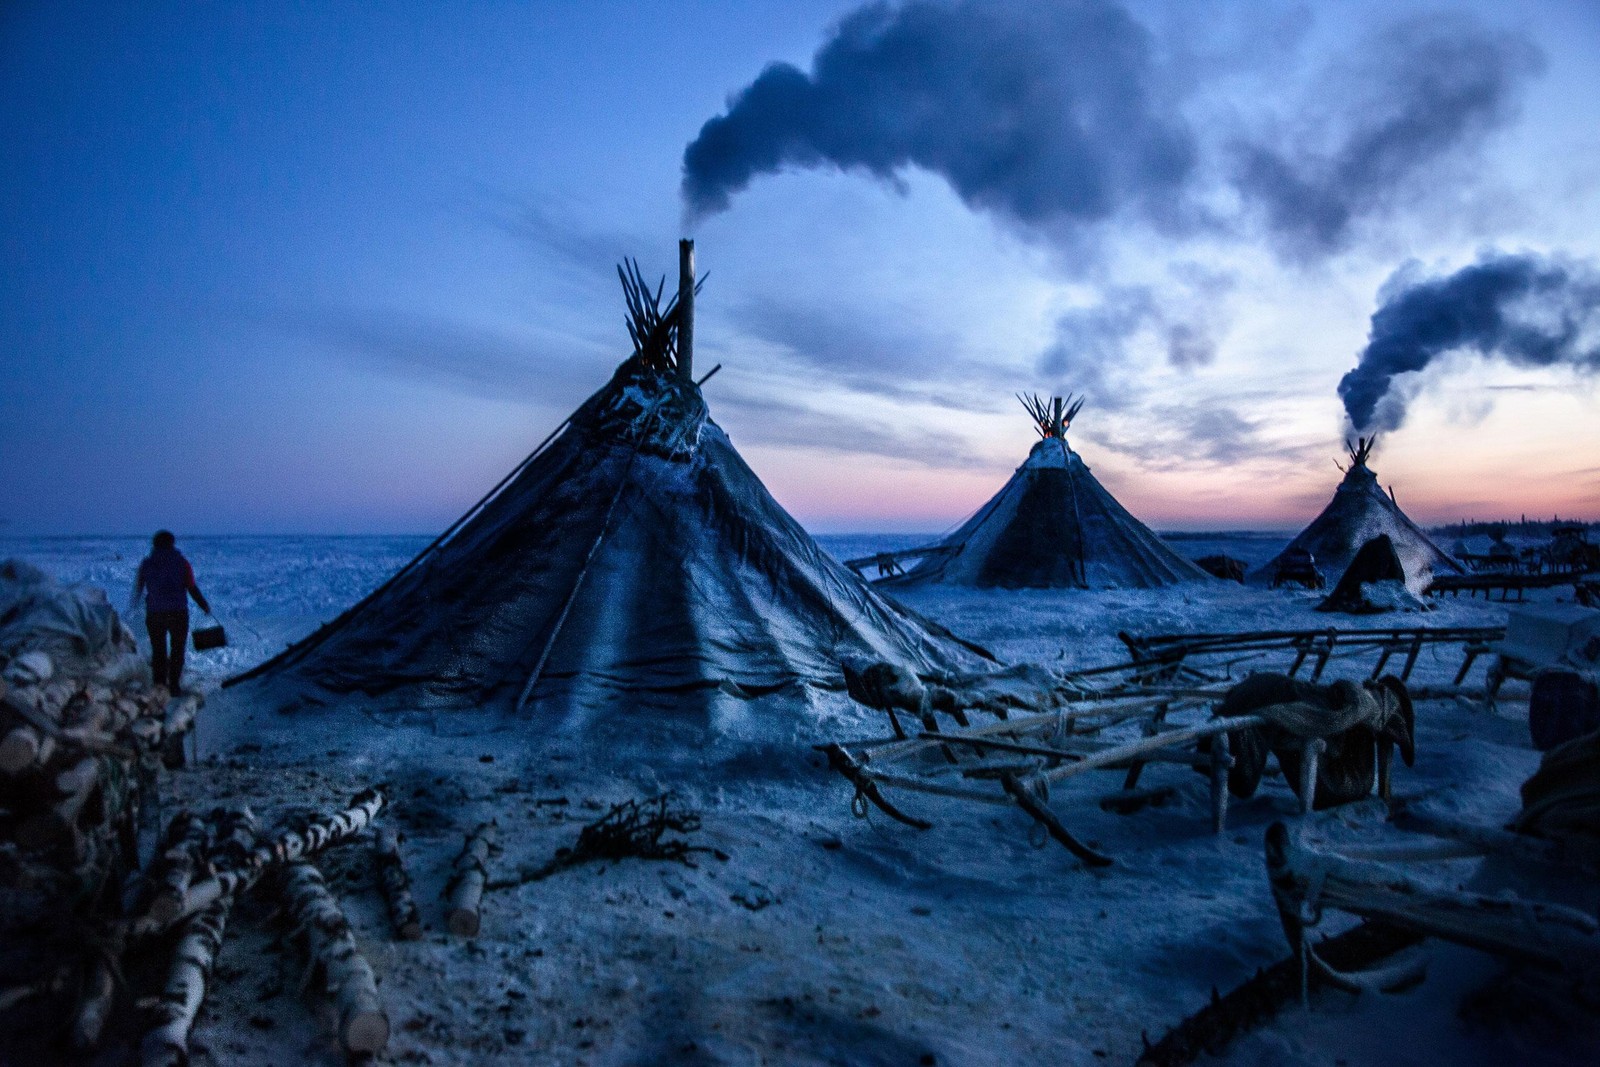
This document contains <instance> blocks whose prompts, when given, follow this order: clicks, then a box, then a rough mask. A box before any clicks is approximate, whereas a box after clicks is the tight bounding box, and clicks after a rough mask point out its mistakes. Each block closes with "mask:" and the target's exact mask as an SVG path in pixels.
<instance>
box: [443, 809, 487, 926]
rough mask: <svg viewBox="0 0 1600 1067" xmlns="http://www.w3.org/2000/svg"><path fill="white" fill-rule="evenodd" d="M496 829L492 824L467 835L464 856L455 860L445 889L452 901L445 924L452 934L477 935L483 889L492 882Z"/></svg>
mask: <svg viewBox="0 0 1600 1067" xmlns="http://www.w3.org/2000/svg"><path fill="white" fill-rule="evenodd" d="M494 828H495V824H494V823H493V822H492V821H491V822H486V823H483V824H482V825H480V826H479V827H478V828H477V829H476V830H474V831H472V833H471V834H469V835H467V843H466V845H465V846H463V847H462V849H461V855H459V856H457V857H456V863H455V874H454V875H453V876H452V877H451V879H450V885H449V886H448V887H447V888H446V890H445V892H446V893H447V894H448V895H449V898H450V910H449V911H448V912H447V913H446V915H445V925H446V926H447V927H448V928H449V930H450V932H451V933H452V934H459V935H460V936H462V937H477V936H478V927H479V925H480V921H481V919H480V908H481V906H482V903H483V887H484V883H486V882H487V881H488V880H489V849H490V848H491V847H492V845H493V839H494Z"/></svg>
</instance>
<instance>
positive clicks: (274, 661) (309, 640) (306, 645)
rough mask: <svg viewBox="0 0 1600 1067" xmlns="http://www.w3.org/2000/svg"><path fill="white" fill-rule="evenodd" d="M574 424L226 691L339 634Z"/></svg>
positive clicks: (563, 423)
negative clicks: (396, 565) (383, 577)
mask: <svg viewBox="0 0 1600 1067" xmlns="http://www.w3.org/2000/svg"><path fill="white" fill-rule="evenodd" d="M571 423H572V416H571V415H568V416H567V417H566V418H564V419H562V420H561V422H560V423H559V424H558V425H557V426H556V428H555V429H553V430H551V431H550V433H549V435H548V436H546V437H545V439H544V440H543V441H540V442H539V444H538V446H537V447H535V448H534V450H533V451H532V452H529V453H528V454H527V456H526V457H524V458H523V460H522V462H521V463H518V464H517V465H516V466H515V467H513V468H511V471H510V472H509V473H508V474H507V475H506V476H505V477H504V478H501V479H500V480H499V481H498V482H496V483H495V486H494V488H493V489H490V490H489V491H488V492H487V493H485V494H484V495H483V496H482V497H480V498H479V500H478V502H477V503H476V504H474V505H472V507H470V508H468V509H467V510H466V511H465V512H464V513H462V515H461V517H460V518H458V519H457V520H456V521H455V522H453V523H451V524H450V525H449V527H448V528H446V530H445V531H444V533H442V534H440V535H439V536H438V537H436V538H434V539H433V540H432V541H431V542H430V543H429V544H428V546H427V547H426V548H424V549H423V550H422V551H421V552H418V553H417V554H416V555H415V556H413V557H412V558H411V562H409V563H407V564H406V565H405V566H403V567H401V568H400V569H399V570H397V571H395V572H394V573H393V574H391V575H390V576H389V578H388V580H387V581H385V582H384V583H383V584H382V585H380V586H378V588H376V589H374V590H373V591H372V592H370V593H368V594H367V595H366V596H364V597H362V598H361V599H360V600H358V601H357V602H356V603H355V604H354V606H352V607H350V608H347V609H346V610H345V611H344V612H343V613H341V614H340V615H339V616H338V617H337V618H335V619H334V620H333V621H332V622H329V623H325V624H323V625H322V626H319V627H317V629H316V630H315V631H314V632H313V633H312V634H311V635H310V636H308V637H303V638H301V639H300V640H299V641H296V642H294V643H293V644H291V645H290V646H289V647H288V648H285V649H284V650H283V651H282V652H279V653H278V654H277V655H276V656H273V657H272V658H271V659H268V660H266V661H265V662H263V663H258V664H256V665H255V666H254V667H251V668H250V669H249V670H247V671H245V672H244V673H243V674H236V675H234V676H233V677H232V678H228V679H225V680H224V681H223V683H222V688H224V689H226V688H228V687H229V686H231V685H237V684H239V683H240V682H244V681H248V680H249V679H251V678H254V677H256V676H257V675H259V674H262V673H264V672H265V671H267V670H269V669H270V668H272V667H275V666H278V665H279V664H282V663H287V662H293V661H294V660H295V659H298V658H299V657H301V656H304V655H305V654H306V653H307V652H310V651H311V650H312V649H314V648H316V647H317V646H318V645H320V644H321V643H322V642H323V641H325V640H327V639H328V638H329V637H331V636H333V634H334V632H335V631H337V630H339V629H341V628H342V627H343V626H344V625H345V624H346V623H348V622H349V621H350V620H351V619H353V618H355V617H356V615H358V614H359V613H360V612H361V611H363V610H364V609H365V608H366V607H367V605H369V604H371V603H372V602H373V601H374V600H376V599H377V598H378V597H379V596H380V595H382V594H383V593H384V592H385V591H387V590H388V589H389V588H390V587H391V586H393V585H394V584H395V583H396V582H398V581H399V580H400V579H401V578H403V577H405V576H406V575H407V574H409V573H410V572H411V571H412V569H413V568H415V567H416V566H417V564H419V563H421V562H422V561H423V560H424V559H426V558H427V557H428V556H430V555H431V554H433V552H434V551H436V550H437V549H438V548H439V547H441V546H442V545H443V544H444V543H445V542H446V541H448V540H449V539H450V538H451V537H453V536H455V534H456V531H458V530H460V529H461V527H462V526H464V525H466V523H467V522H468V520H470V519H472V518H473V517H474V516H476V515H478V514H479V513H480V512H481V511H483V509H484V508H485V507H487V506H488V505H489V504H490V502H491V501H493V500H494V498H495V497H497V496H499V495H500V491H501V490H502V489H504V488H505V487H506V486H507V485H509V484H511V481H512V480H513V479H514V478H516V476H517V475H519V474H521V473H522V472H523V471H525V470H527V469H528V466H529V464H531V463H532V462H533V461H534V460H536V459H538V458H539V456H540V455H541V454H542V453H543V452H544V450H545V449H546V448H548V447H550V442H552V441H554V440H555V439H556V436H557V435H558V434H560V433H561V431H563V430H565V429H566V428H567V427H568V426H569V425H571Z"/></svg>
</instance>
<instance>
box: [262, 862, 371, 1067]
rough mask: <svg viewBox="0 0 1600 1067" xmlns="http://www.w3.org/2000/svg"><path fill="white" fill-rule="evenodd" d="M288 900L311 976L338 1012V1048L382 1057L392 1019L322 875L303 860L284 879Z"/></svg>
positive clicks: (369, 969)
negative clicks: (319, 982) (317, 979)
mask: <svg viewBox="0 0 1600 1067" xmlns="http://www.w3.org/2000/svg"><path fill="white" fill-rule="evenodd" d="M283 896H284V900H285V901H286V902H287V904H288V907H289V913H290V915H292V916H293V920H294V924H295V930H294V933H295V936H296V937H298V938H300V939H302V940H303V941H304V944H305V948H306V955H307V956H308V958H309V961H310V964H311V968H312V971H313V973H319V972H320V974H321V976H322V980H323V985H324V986H325V988H326V989H327V992H328V996H329V997H330V998H331V999H332V1000H333V1005H334V1010H335V1011H336V1012H337V1013H338V1027H339V1043H340V1044H341V1045H343V1046H344V1048H345V1051H347V1052H350V1053H353V1054H358V1055H369V1056H371V1055H377V1054H378V1053H379V1052H382V1051H383V1048H384V1046H385V1045H387V1044H388V1043H389V1016H388V1013H387V1012H385V1011H384V1010H383V1003H382V1002H381V1001H380V1000H379V999H378V984H377V979H376V978H374V976H373V973H372V967H371V966H370V965H368V963H367V961H366V959H365V958H364V957H363V956H362V955H361V950H360V949H358V948H357V947H356V941H355V937H354V935H352V934H351V932H350V924H349V922H347V921H346V920H345V917H344V912H342V911H340V910H339V905H338V904H337V903H336V902H335V901H334V899H333V895H332V894H331V893H329V892H328V886H327V883H326V882H324V881H323V880H322V873H321V872H320V871H318V870H317V869H316V868H315V867H313V866H312V865H311V864H310V863H307V862H305V861H304V860H293V861H291V862H290V863H289V864H288V866H287V868H286V870H285V872H284V876H283Z"/></svg>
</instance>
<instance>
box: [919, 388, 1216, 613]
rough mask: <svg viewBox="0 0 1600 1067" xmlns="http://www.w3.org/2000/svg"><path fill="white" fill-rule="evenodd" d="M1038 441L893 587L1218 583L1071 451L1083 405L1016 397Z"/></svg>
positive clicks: (1068, 400)
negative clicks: (1071, 431) (1071, 429)
mask: <svg viewBox="0 0 1600 1067" xmlns="http://www.w3.org/2000/svg"><path fill="white" fill-rule="evenodd" d="M1017 399H1019V400H1021V401H1022V405H1023V407H1024V408H1026V409H1027V410H1028V413H1029V414H1030V415H1031V416H1032V417H1033V421H1034V427H1035V429H1037V430H1038V432H1039V441H1038V443H1037V444H1035V445H1034V446H1033V451H1032V452H1030V453H1028V460H1027V462H1026V463H1024V464H1023V465H1022V466H1020V467H1018V468H1017V470H1016V473H1015V474H1013V475H1012V476H1011V480H1010V481H1008V482H1007V483H1006V484H1005V488H1003V489H1001V490H1000V492H998V493H996V494H995V495H994V497H993V498H992V499H990V501H989V502H988V503H987V504H985V505H984V506H983V507H982V508H980V509H978V512H977V514H975V515H973V516H972V518H970V519H968V520H967V521H966V522H965V523H963V524H962V526H961V527H960V529H958V530H956V532H955V533H953V534H951V535H950V536H949V537H947V538H945V539H944V540H943V541H941V542H940V543H939V544H938V545H937V546H935V547H934V548H932V549H930V550H929V551H928V552H927V553H926V554H925V555H923V556H922V559H921V561H920V562H919V563H918V564H917V565H916V566H915V567H913V568H912V569H911V570H910V571H908V572H907V573H906V574H905V576H904V577H900V578H894V579H891V582H892V583H894V584H897V585H898V584H902V583H904V584H919V583H923V582H948V583H952V584H957V585H975V586H998V587H1001V588H1006V589H1017V588H1063V587H1076V588H1084V589H1115V588H1130V589H1154V588H1158V587H1161V586H1167V585H1175V584H1177V583H1179V582H1204V581H1210V580H1211V577H1210V575H1208V574H1206V573H1205V572H1204V571H1202V570H1201V569H1200V568H1199V567H1198V566H1196V565H1195V564H1193V563H1191V562H1190V561H1189V560H1187V559H1185V558H1183V557H1182V556H1180V555H1178V554H1177V553H1176V552H1174V551H1173V550H1172V549H1170V548H1168V547H1167V546H1166V545H1165V544H1164V543H1163V542H1162V541H1161V539H1160V538H1159V537H1157V536H1156V535H1155V534H1154V533H1153V532H1152V531H1151V530H1150V528H1149V527H1147V526H1145V525H1144V523H1142V522H1140V521H1139V520H1138V519H1136V518H1134V517H1133V516H1132V515H1130V514H1129V513H1128V511H1127V509H1126V508H1124V507H1123V506H1122V505H1121V504H1119V503H1117V500H1116V498H1115V497H1113V496H1112V495H1111V494H1110V493H1108V492H1107V491H1106V489H1105V487H1104V486H1102V485H1101V484H1100V483H1099V481H1097V480H1096V479H1095V477H1094V475H1092V474H1090V473H1089V467H1088V465H1087V464H1086V463H1084V462H1083V459H1082V458H1081V457H1080V456H1079V455H1078V454H1077V453H1076V452H1074V451H1073V450H1072V449H1071V448H1070V447H1069V446H1068V445H1067V427H1068V426H1069V425H1071V423H1072V419H1073V416H1075V415H1076V414H1077V413H1078V409H1079V408H1080V407H1081V406H1082V405H1083V400H1082V398H1081V397H1080V398H1078V399H1077V400H1073V398H1072V397H1071V396H1068V397H1066V398H1065V399H1063V398H1061V397H1054V398H1052V399H1051V400H1049V401H1045V400H1042V399H1041V398H1039V397H1037V396H1030V397H1026V398H1024V397H1018V398H1017Z"/></svg>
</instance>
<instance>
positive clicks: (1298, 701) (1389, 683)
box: [1217, 674, 1416, 810]
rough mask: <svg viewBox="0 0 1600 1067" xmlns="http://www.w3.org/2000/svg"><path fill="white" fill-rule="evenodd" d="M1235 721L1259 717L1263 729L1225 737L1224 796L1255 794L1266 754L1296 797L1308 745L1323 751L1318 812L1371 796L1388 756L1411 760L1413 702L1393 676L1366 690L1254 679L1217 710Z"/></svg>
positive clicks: (1344, 683)
mask: <svg viewBox="0 0 1600 1067" xmlns="http://www.w3.org/2000/svg"><path fill="white" fill-rule="evenodd" d="M1241 715H1257V716H1260V717H1261V718H1263V719H1265V720H1266V722H1265V723H1264V724H1263V725H1261V726H1255V727H1249V728H1246V729H1242V730H1233V731H1230V732H1229V733H1228V741H1229V752H1230V753H1231V754H1232V756H1233V766H1232V768H1231V769H1230V770H1229V772H1228V789H1229V791H1230V792H1232V793H1233V795H1234V796H1237V797H1251V796H1254V795H1255V791H1256V788H1257V786H1259V785H1260V783H1261V776H1262V774H1263V773H1264V772H1265V770H1266V764H1267V755H1268V754H1269V753H1271V754H1272V755H1275V756H1277V758H1278V766H1279V767H1281V768H1282V769H1283V773H1284V777H1285V778H1286V779H1287V780H1288V783H1289V785H1290V786H1291V787H1292V788H1294V789H1295V790H1296V791H1299V790H1300V789H1301V787H1302V783H1301V760H1302V759H1303V758H1304V756H1303V751H1304V746H1305V742H1306V741H1307V740H1308V739H1312V738H1320V739H1322V741H1323V743H1324V745H1325V748H1324V750H1323V752H1322V755H1321V757H1320V759H1319V760H1318V762H1317V768H1316V769H1317V781H1316V785H1315V787H1314V806H1315V807H1316V808H1317V809H1318V810H1320V809H1323V808H1331V807H1336V806H1338V805H1340V804H1348V803H1350V802H1351V801H1353V800H1360V799H1361V798H1362V797H1365V796H1368V795H1370V794H1371V792H1372V783H1373V772H1374V771H1375V770H1377V768H1378V766H1379V764H1380V763H1384V764H1386V763H1387V761H1388V758H1389V756H1388V753H1389V752H1391V751H1393V749H1395V748H1398V749H1399V750H1400V758H1401V759H1402V760H1404V761H1405V764H1406V766H1407V767H1409V766H1411V765H1412V763H1413V761H1414V760H1415V758H1416V749H1415V737H1416V715H1415V712H1414V711H1413V710H1412V706H1411V697H1410V694H1409V693H1407V691H1406V687H1405V685H1404V684H1403V683H1401V682H1400V681H1399V680H1398V679H1396V678H1392V677H1384V678H1379V679H1377V680H1376V681H1368V682H1365V683H1358V682H1353V681H1350V680H1349V679H1345V678H1341V679H1339V680H1338V681H1336V682H1333V683H1331V684H1329V685H1319V684H1317V683H1315V682H1307V681H1302V680H1301V679H1299V678H1292V677H1290V676H1289V675H1286V674H1252V675H1250V676H1249V677H1247V678H1245V679H1244V681H1242V682H1240V683H1238V684H1237V685H1235V686H1234V687H1233V688H1232V689H1230V690H1228V693H1227V695H1226V696H1225V697H1223V700H1222V704H1221V705H1220V706H1219V707H1218V708H1217V717H1218V718H1232V717H1234V716H1241ZM1382 784H1386V783H1382ZM1302 799H1303V798H1302ZM1385 799H1387V798H1385Z"/></svg>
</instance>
